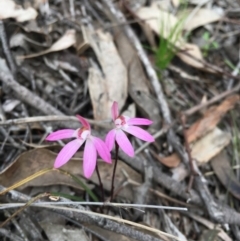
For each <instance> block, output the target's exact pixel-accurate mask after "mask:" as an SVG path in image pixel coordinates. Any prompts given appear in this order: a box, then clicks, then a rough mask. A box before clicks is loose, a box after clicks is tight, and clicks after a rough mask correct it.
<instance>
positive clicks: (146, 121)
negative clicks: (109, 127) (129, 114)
mask: <svg viewBox="0 0 240 241" xmlns="http://www.w3.org/2000/svg"><path fill="white" fill-rule="evenodd" d="M152 123H153V122H152V121H151V120H149V119H144V118H130V119H129V120H128V121H127V124H128V125H142V126H143V125H146V126H148V125H151V124H152Z"/></svg>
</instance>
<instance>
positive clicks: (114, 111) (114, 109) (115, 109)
mask: <svg viewBox="0 0 240 241" xmlns="http://www.w3.org/2000/svg"><path fill="white" fill-rule="evenodd" d="M118 116H119V112H118V103H117V102H116V101H114V102H113V105H112V119H113V120H116V119H117V118H118Z"/></svg>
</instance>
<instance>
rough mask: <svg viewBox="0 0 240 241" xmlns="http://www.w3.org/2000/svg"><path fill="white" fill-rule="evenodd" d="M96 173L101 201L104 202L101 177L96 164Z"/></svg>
mask: <svg viewBox="0 0 240 241" xmlns="http://www.w3.org/2000/svg"><path fill="white" fill-rule="evenodd" d="M96 172H97V176H98V181H99V186H100V189H101V192H102V201H103V202H104V199H105V197H104V190H103V185H102V180H101V176H100V173H99V169H98V164H97V165H96Z"/></svg>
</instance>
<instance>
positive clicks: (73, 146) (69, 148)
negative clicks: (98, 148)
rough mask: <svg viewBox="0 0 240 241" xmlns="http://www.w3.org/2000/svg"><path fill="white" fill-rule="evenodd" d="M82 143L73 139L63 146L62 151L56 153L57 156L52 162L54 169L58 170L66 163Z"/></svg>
mask: <svg viewBox="0 0 240 241" xmlns="http://www.w3.org/2000/svg"><path fill="white" fill-rule="evenodd" d="M83 142H84V141H82V140H79V139H75V140H73V141H70V142H69V143H68V144H67V145H65V146H64V147H63V148H62V150H61V151H60V152H59V153H58V156H57V158H56V160H55V162H54V168H59V167H61V166H63V165H64V164H65V163H67V162H68V161H69V160H70V159H71V158H72V157H73V155H74V154H75V153H76V152H77V150H78V149H79V148H80V146H81V145H82V144H83Z"/></svg>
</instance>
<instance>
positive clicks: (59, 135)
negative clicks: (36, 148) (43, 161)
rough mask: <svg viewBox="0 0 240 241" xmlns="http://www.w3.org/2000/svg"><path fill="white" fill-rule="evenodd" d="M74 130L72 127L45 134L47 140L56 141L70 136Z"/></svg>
mask: <svg viewBox="0 0 240 241" xmlns="http://www.w3.org/2000/svg"><path fill="white" fill-rule="evenodd" d="M74 132H75V130H72V129H63V130H60V131H55V132H53V133H51V134H50V135H48V136H47V138H46V140H47V141H57V140H62V139H65V138H72V137H73V134H74Z"/></svg>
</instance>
